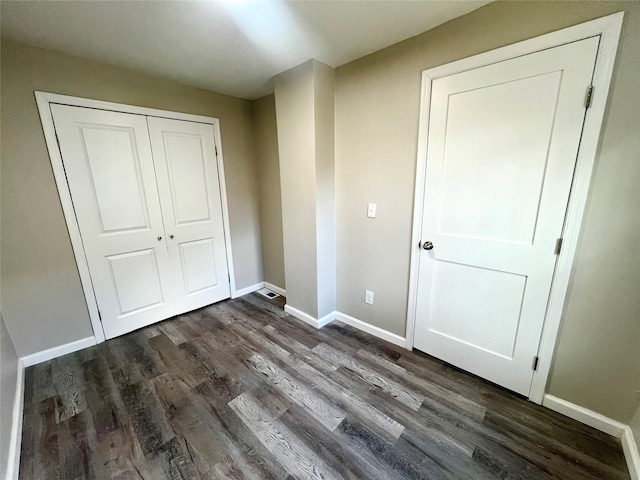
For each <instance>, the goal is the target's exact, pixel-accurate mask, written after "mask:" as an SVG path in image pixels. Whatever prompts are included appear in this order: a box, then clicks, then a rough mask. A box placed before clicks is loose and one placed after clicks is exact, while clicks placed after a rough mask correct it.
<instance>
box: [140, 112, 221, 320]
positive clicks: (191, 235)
mask: <svg viewBox="0 0 640 480" xmlns="http://www.w3.org/2000/svg"><path fill="white" fill-rule="evenodd" d="M148 124H149V133H150V136H151V146H152V149H153V157H154V161H155V166H156V173H157V177H158V188H159V191H160V201H161V205H162V214H163V218H164V224H165V229H166V233H167V237H168V241H167V242H168V243H167V247H168V250H169V257H170V259H171V263H172V266H173V271H174V275H173V277H172V280H173V282H174V283H175V290H176V302H177V308H178V310H180V311H182V312H186V311H189V310H193V309H194V308H199V307H202V306H204V305H209V304H211V303H213V302H217V301H219V300H222V299H224V298H228V297H229V296H230V288H229V276H228V275H229V274H228V267H227V255H226V247H225V238H224V224H223V219H222V202H221V195H220V183H219V177H218V166H217V162H216V151H215V148H216V147H215V137H214V134H213V126H212V125H208V124H203V123H195V122H187V121H178V120H169V119H164V118H154V117H149V118H148Z"/></svg>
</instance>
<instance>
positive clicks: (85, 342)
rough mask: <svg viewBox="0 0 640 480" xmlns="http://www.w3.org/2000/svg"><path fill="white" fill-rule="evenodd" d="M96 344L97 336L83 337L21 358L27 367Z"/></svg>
mask: <svg viewBox="0 0 640 480" xmlns="http://www.w3.org/2000/svg"><path fill="white" fill-rule="evenodd" d="M95 344H96V337H87V338H81V339H80V340H76V341H75V342H71V343H65V344H64V345H59V346H57V347H53V348H50V349H48V350H43V351H41V352H36V353H32V354H31V355H27V356H25V357H22V358H21V360H22V362H23V364H24V367H25V368H27V367H31V366H33V365H37V364H38V363H42V362H46V361H47V360H51V359H54V358H58V357H61V356H63V355H66V354H68V353H73V352H77V351H78V350H82V349H83V348H87V347H93V346H94V345H95Z"/></svg>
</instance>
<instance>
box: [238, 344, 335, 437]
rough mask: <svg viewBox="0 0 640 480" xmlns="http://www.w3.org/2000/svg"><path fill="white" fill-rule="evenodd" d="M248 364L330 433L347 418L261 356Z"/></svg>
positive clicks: (254, 356)
mask: <svg viewBox="0 0 640 480" xmlns="http://www.w3.org/2000/svg"><path fill="white" fill-rule="evenodd" d="M247 364H248V365H249V366H250V367H251V368H253V369H254V370H255V371H256V372H258V373H260V374H262V375H264V377H265V378H266V379H267V381H268V382H269V383H271V384H272V385H273V386H274V387H276V388H277V389H278V390H280V391H281V392H282V393H283V394H284V395H285V396H286V397H288V398H289V399H290V400H291V401H292V402H294V403H296V404H298V405H300V406H301V407H302V408H304V409H305V410H306V411H307V413H308V414H309V415H311V416H312V417H313V418H315V419H316V420H317V421H318V422H320V423H321V424H322V425H324V426H325V427H326V428H327V429H328V430H329V431H333V430H335V429H336V427H337V426H338V425H340V422H342V420H343V419H344V417H345V413H344V412H343V411H342V410H341V409H340V408H338V407H336V406H335V405H333V404H332V403H331V402H329V401H327V400H326V399H325V398H324V397H323V396H322V395H320V394H318V392H317V391H316V392H314V391H312V390H310V389H309V388H307V386H306V385H304V384H303V383H301V382H298V381H297V380H295V379H294V378H293V377H291V376H290V375H288V374H287V373H286V372H285V371H283V370H280V369H279V368H278V367H277V366H276V365H274V364H273V363H272V362H270V361H269V360H267V359H265V358H263V357H261V356H260V355H252V356H251V358H249V360H248V361H247Z"/></svg>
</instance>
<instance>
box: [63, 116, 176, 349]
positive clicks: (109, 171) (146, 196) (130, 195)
mask: <svg viewBox="0 0 640 480" xmlns="http://www.w3.org/2000/svg"><path fill="white" fill-rule="evenodd" d="M51 111H52V113H53V118H54V123H55V127H56V133H57V135H58V140H59V144H60V151H61V154H62V160H63V164H64V168H65V173H66V175H67V181H68V186H69V190H70V193H71V198H72V201H73V205H74V209H75V213H76V218H77V220H78V225H79V227H80V234H81V236H82V243H83V245H84V250H85V255H86V260H87V263H88V265H89V271H90V272H91V280H92V283H93V288H94V292H95V295H96V299H97V302H98V308H99V310H100V316H101V319H102V324H103V328H104V332H105V336H106V337H107V338H112V337H115V336H117V335H121V334H123V333H127V332H130V331H132V330H135V329H137V328H140V327H143V326H146V325H148V324H150V323H154V322H157V321H159V320H162V319H165V318H168V317H170V316H172V315H174V305H173V299H174V297H175V293H174V291H173V288H174V287H173V285H172V283H171V282H170V281H168V279H170V278H171V271H172V266H171V263H170V260H169V253H168V250H167V246H166V243H165V241H166V240H165V234H164V225H163V219H162V213H161V208H160V199H159V197H158V190H157V185H156V176H155V171H154V164H153V158H152V154H151V149H150V145H149V135H148V130H147V123H146V117H144V116H142V115H133V114H125V113H116V112H108V111H103V110H96V109H90V108H82V107H71V106H66V105H52V106H51Z"/></svg>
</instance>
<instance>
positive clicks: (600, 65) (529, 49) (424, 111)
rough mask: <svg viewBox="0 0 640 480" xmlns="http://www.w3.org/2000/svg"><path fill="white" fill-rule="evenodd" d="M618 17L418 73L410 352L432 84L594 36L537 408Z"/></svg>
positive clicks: (533, 396)
mask: <svg viewBox="0 0 640 480" xmlns="http://www.w3.org/2000/svg"><path fill="white" fill-rule="evenodd" d="M623 17H624V12H618V13H614V14H612V15H607V16H605V17H601V18H598V19H595V20H591V21H589V22H585V23H581V24H579V25H575V26H572V27H568V28H565V29H562V30H558V31H556V32H552V33H548V34H546V35H542V36H539V37H535V38H532V39H529V40H524V41H521V42H518V43H514V44H512V45H508V46H505V47H501V48H498V49H496V50H491V51H488V52H484V53H480V54H478V55H474V56H472V57H468V58H465V59H462V60H458V61H455V62H451V63H447V64H445V65H441V66H439V67H435V68H431V69H428V70H424V71H423V72H422V93H421V99H420V120H419V133H418V156H417V161H416V183H415V194H414V203H413V225H412V232H411V246H412V248H411V260H410V273H409V298H408V306H407V323H406V324H407V327H406V337H405V338H406V348H407V349H409V350H411V349H413V344H414V328H415V323H416V306H417V295H418V271H419V266H420V258H421V255H420V254H421V249H420V248H419V242H420V241H421V234H422V218H423V212H424V194H425V180H426V170H427V139H428V128H429V112H430V108H431V84H432V82H433V81H434V80H436V79H438V78H442V77H447V76H450V75H454V74H456V73H461V72H464V71H468V70H472V69H475V68H480V67H483V66H486V65H490V64H493V63H498V62H502V61H505V60H510V59H512V58H516V57H520V56H523V55H528V54H531V53H535V52H538V51H541V50H546V49H549V48H554V47H558V46H560V45H564V44H567V43H571V42H575V41H579V40H583V39H585V38H589V37H594V36H600V44H599V47H598V54H597V57H596V64H595V68H594V73H593V81H592V86H593V97H592V100H591V105H590V107H589V109H588V110H587V114H586V116H585V120H584V125H583V132H582V138H581V141H580V146H579V150H578V156H577V159H576V166H575V171H574V177H573V183H572V186H571V192H570V196H569V203H568V206H567V210H566V213H565V220H564V227H563V230H562V238H563V242H562V250H561V252H560V255H558V258H557V259H556V268H555V271H554V275H553V279H552V282H551V291H550V294H549V300H548V303H547V309H546V315H545V319H544V326H543V329H542V335H541V338H540V344H539V347H538V368H537V370H535V371H534V372H533V380H532V382H531V388H530V391H529V400H531V401H533V402H535V403H538V404H541V403H542V399H543V397H544V394H545V390H546V386H547V379H548V377H549V372H550V370H551V363H552V360H553V356H554V352H555V346H556V339H557V336H558V331H559V329H560V323H561V318H562V312H563V308H564V303H565V300H566V294H567V289H568V286H569V279H570V276H571V268H572V266H573V260H574V257H575V253H576V248H577V244H578V238H579V234H580V227H581V224H582V220H583V216H584V210H585V206H586V201H587V194H588V191H589V184H590V182H591V174H592V171H593V165H594V163H595V159H596V154H597V151H598V145H599V143H600V134H601V128H602V122H603V118H604V112H605V107H606V104H607V97H608V93H609V87H610V84H611V76H612V74H613V66H614V62H615V58H616V53H617V50H618V41H619V38H620V32H621V29H622V20H623ZM585 87H586V85H585Z"/></svg>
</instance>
